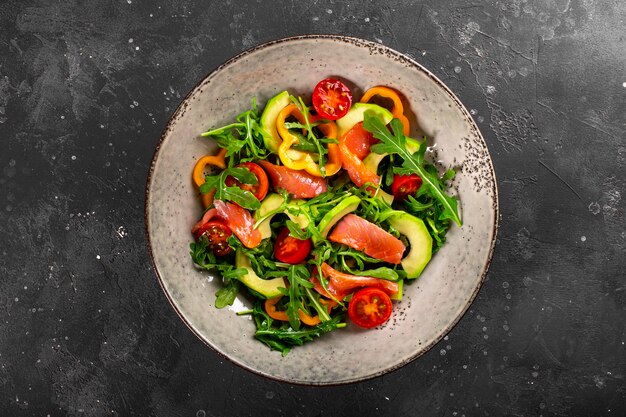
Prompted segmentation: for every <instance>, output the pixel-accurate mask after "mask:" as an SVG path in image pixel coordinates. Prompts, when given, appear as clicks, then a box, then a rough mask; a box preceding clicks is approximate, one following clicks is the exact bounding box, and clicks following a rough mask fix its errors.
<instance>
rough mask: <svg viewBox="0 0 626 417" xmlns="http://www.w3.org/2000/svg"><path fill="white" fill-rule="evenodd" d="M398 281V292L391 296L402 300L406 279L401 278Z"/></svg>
mask: <svg viewBox="0 0 626 417" xmlns="http://www.w3.org/2000/svg"><path fill="white" fill-rule="evenodd" d="M396 282H397V283H398V292H397V293H396V294H393V295H390V296H389V298H391V299H392V300H402V290H403V289H404V280H403V279H399V280H398V281H396Z"/></svg>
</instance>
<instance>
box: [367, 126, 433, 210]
mask: <svg viewBox="0 0 626 417" xmlns="http://www.w3.org/2000/svg"><path fill="white" fill-rule="evenodd" d="M420 144H421V142H420V141H418V140H415V139H413V138H409V137H407V138H406V148H407V149H408V150H409V151H410V152H411V153H415V152H417V151H418V150H419V147H420ZM387 155H389V154H388V153H375V152H370V153H369V155H367V156H366V157H365V159H363V163H364V164H365V166H366V167H367V169H369V170H370V171H372V172H376V173H378V165H380V162H381V161H382V160H383V159H384V158H385V157H386V156H387ZM378 196H379V197H381V198H382V199H383V200H385V201H386V202H387V203H388V204H389V205H391V203H393V195H391V194H389V193H387V192H385V191H383V190H379V191H378Z"/></svg>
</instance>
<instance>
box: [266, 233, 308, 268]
mask: <svg viewBox="0 0 626 417" xmlns="http://www.w3.org/2000/svg"><path fill="white" fill-rule="evenodd" d="M309 252H311V239H305V240H301V239H296V238H295V237H293V236H291V235H290V234H289V229H288V228H287V227H284V228H283V229H282V230H281V231H280V233H279V234H278V237H277V238H276V242H275V243H274V256H275V257H276V259H278V260H279V261H281V262H285V263H288V264H292V265H293V264H298V263H300V262H302V261H304V259H305V258H306V257H307V256H308V255H309Z"/></svg>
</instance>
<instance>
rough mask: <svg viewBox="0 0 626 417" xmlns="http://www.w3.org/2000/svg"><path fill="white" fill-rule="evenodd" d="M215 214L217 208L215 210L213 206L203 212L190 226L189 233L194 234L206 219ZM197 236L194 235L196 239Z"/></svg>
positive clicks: (208, 219)
mask: <svg viewBox="0 0 626 417" xmlns="http://www.w3.org/2000/svg"><path fill="white" fill-rule="evenodd" d="M215 216H217V210H215V209H214V208H212V209H210V210H207V211H206V213H204V215H203V216H202V218H201V219H200V221H199V222H198V223H196V224H195V225H194V226H193V227H192V228H191V233H193V234H194V235H196V233H197V232H198V231H199V230H200V229H202V226H204V224H205V223H206V222H208V221H210V220H211V219H212V218H213V217H215ZM197 238H199V236H197V235H196V239H197Z"/></svg>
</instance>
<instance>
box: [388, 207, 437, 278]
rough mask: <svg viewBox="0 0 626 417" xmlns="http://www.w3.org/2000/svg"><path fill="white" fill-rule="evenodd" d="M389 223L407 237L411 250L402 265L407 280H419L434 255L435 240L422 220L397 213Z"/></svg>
mask: <svg viewBox="0 0 626 417" xmlns="http://www.w3.org/2000/svg"><path fill="white" fill-rule="evenodd" d="M387 221H388V222H389V224H391V226H393V228H394V229H396V230H397V231H398V232H400V233H401V234H403V235H405V236H406V238H407V239H408V240H409V244H410V245H411V248H410V249H409V253H408V254H407V255H406V256H405V257H404V258H402V261H401V262H400V265H402V268H403V269H404V271H405V272H406V274H407V278H417V277H418V276H419V275H420V274H421V273H422V271H423V270H424V268H425V267H426V264H428V262H429V261H430V258H431V257H432V254H433V238H432V237H431V236H430V233H428V229H427V228H426V225H425V224H424V222H423V221H422V219H420V218H417V217H415V216H413V215H411V214H409V213H405V212H403V211H396V212H394V214H392V215H391V216H390V217H389V218H388V219H387Z"/></svg>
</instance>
